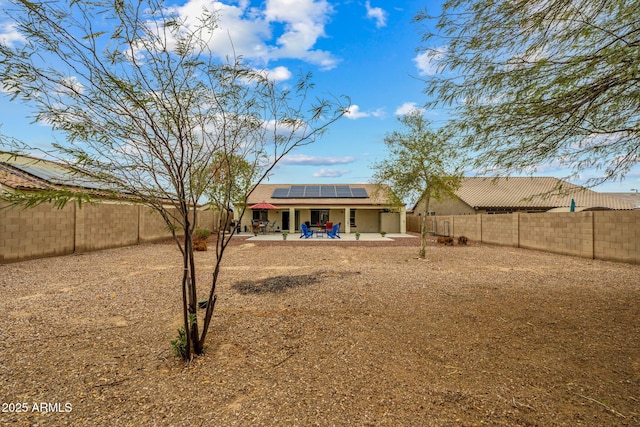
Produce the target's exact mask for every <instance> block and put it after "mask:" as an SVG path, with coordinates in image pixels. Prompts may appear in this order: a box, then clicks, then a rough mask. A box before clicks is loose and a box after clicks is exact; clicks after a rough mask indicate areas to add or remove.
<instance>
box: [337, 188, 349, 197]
mask: <svg viewBox="0 0 640 427" xmlns="http://www.w3.org/2000/svg"><path fill="white" fill-rule="evenodd" d="M336 197H339V198H344V197H351V189H350V188H349V186H348V185H336Z"/></svg>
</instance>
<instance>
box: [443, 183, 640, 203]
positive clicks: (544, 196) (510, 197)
mask: <svg viewBox="0 0 640 427" xmlns="http://www.w3.org/2000/svg"><path fill="white" fill-rule="evenodd" d="M455 194H456V195H457V196H458V197H459V198H460V199H461V200H462V201H464V202H465V203H467V204H468V205H469V206H471V207H473V208H478V209H487V208H494V209H506V208H519V209H522V208H531V209H552V208H557V207H562V206H570V205H571V200H572V199H573V200H575V204H576V206H581V207H606V208H610V209H633V208H634V207H635V206H634V205H633V204H632V203H629V202H627V201H625V200H623V199H621V198H618V197H613V196H610V195H608V194H607V193H598V192H595V191H592V190H589V189H586V188H584V187H580V186H578V185H574V184H571V183H569V182H566V181H563V180H560V179H557V178H551V177H508V178H489V177H475V178H464V179H463V180H462V183H461V185H460V188H459V189H458V190H457V191H456V193H455Z"/></svg>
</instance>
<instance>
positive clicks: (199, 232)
mask: <svg viewBox="0 0 640 427" xmlns="http://www.w3.org/2000/svg"><path fill="white" fill-rule="evenodd" d="M209 236H211V231H210V230H209V229H208V228H196V229H195V230H193V238H194V239H202V240H207V239H208V238H209Z"/></svg>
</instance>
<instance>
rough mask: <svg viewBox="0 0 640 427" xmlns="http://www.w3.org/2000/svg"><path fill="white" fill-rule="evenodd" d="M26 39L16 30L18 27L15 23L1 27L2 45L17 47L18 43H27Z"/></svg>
mask: <svg viewBox="0 0 640 427" xmlns="http://www.w3.org/2000/svg"><path fill="white" fill-rule="evenodd" d="M25 41H26V39H25V38H24V36H23V35H22V34H20V33H19V32H18V30H16V25H15V24H13V23H4V24H2V25H0V43H2V44H4V45H8V46H12V45H15V44H16V43H22V42H25Z"/></svg>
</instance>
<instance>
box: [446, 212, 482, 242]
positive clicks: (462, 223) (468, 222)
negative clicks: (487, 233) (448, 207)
mask: <svg viewBox="0 0 640 427" xmlns="http://www.w3.org/2000/svg"><path fill="white" fill-rule="evenodd" d="M453 227H454V230H453V234H454V236H456V237H459V236H465V237H466V238H467V239H470V240H475V241H478V242H479V241H481V240H482V215H462V216H456V217H454V219H453Z"/></svg>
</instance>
